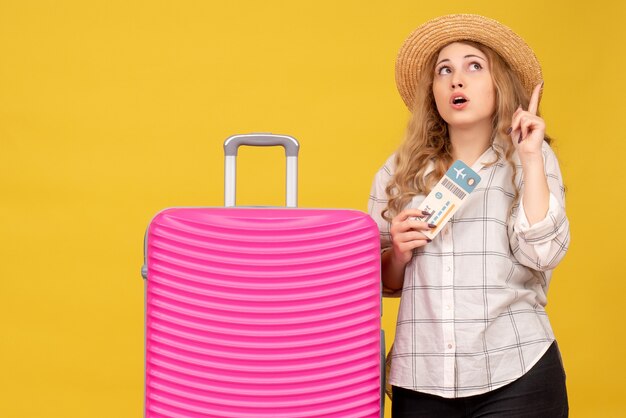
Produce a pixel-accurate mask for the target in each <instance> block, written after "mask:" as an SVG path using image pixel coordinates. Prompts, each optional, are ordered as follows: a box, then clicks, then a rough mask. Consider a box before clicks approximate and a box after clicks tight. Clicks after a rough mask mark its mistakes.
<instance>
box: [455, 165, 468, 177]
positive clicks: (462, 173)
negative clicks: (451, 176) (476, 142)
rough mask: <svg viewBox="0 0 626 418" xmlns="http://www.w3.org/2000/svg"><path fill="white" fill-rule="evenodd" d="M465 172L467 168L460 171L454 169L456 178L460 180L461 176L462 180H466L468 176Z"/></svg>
mask: <svg viewBox="0 0 626 418" xmlns="http://www.w3.org/2000/svg"><path fill="white" fill-rule="evenodd" d="M464 170H465V167H463V168H461V169H458V168H456V167H454V171H456V178H457V179H458V178H459V176H461V178H462V179H464V178H465V176H466V174H465V173H464V172H463V171H464Z"/></svg>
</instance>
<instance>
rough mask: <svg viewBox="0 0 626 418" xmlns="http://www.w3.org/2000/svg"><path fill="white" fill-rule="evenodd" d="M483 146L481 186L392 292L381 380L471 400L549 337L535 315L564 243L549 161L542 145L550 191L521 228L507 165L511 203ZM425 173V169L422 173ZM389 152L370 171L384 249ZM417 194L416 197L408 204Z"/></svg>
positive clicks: (520, 368)
mask: <svg viewBox="0 0 626 418" xmlns="http://www.w3.org/2000/svg"><path fill="white" fill-rule="evenodd" d="M496 157H497V155H496V153H495V152H494V149H493V148H489V149H488V150H487V151H485V153H484V154H483V155H482V156H481V157H480V158H479V159H478V160H477V161H476V163H474V165H473V166H472V169H473V170H474V171H476V172H477V173H478V174H479V175H480V177H481V181H480V183H479V184H478V186H477V187H476V189H475V190H474V191H473V192H472V193H471V195H469V196H468V198H467V201H466V202H465V203H464V204H463V206H462V207H461V208H459V210H458V212H457V213H456V214H455V215H454V216H453V217H452V219H451V220H450V222H449V223H448V224H447V225H446V227H445V228H444V229H443V230H442V231H441V232H440V233H439V235H437V236H436V237H435V239H434V240H433V241H432V242H431V243H429V244H427V245H425V246H423V247H420V248H418V249H416V250H415V251H414V254H413V258H412V260H411V262H410V263H409V264H408V265H407V267H406V270H405V275H404V285H403V288H402V291H401V292H396V294H395V295H397V294H401V300H400V308H399V311H398V321H397V325H396V339H395V342H394V346H393V351H392V367H391V373H390V382H391V384H392V385H394V386H400V387H403V388H407V389H412V390H416V391H419V392H425V393H430V394H434V395H439V396H443V397H446V398H454V397H463V396H471V395H477V394H481V393H485V392H488V391H491V390H493V389H496V388H498V387H501V386H504V385H506V384H507V383H510V382H512V381H514V380H515V379H517V378H519V377H520V376H522V375H523V374H524V373H526V372H527V371H528V370H529V369H530V368H531V367H532V366H533V365H534V364H535V363H536V362H537V361H538V360H539V359H540V358H541V356H542V355H543V354H544V353H545V351H546V350H547V349H548V347H549V346H550V344H551V343H552V341H554V333H553V332H552V328H551V326H550V322H549V321H548V317H547V315H546V312H545V309H544V308H545V305H546V293H547V291H548V285H549V284H550V277H551V276H552V269H554V268H555V267H556V265H557V264H558V263H559V261H560V260H561V259H562V258H563V256H564V255H565V252H566V251H567V247H568V244H569V239H570V235H569V222H568V220H567V217H566V214H565V200H564V198H565V189H564V187H563V181H562V178H561V172H560V170H559V164H558V161H557V158H556V156H555V155H554V152H553V151H552V149H551V148H550V146H549V145H548V144H547V143H545V142H544V146H543V157H544V167H545V173H546V176H547V180H548V186H549V189H550V204H549V209H548V213H547V215H546V217H545V219H543V220H542V221H540V222H538V223H536V224H534V225H533V226H532V227H531V226H529V222H528V220H527V219H526V215H525V213H524V209H523V204H522V199H521V198H522V196H523V181H522V166H521V164H520V163H519V159H517V160H516V163H517V176H516V184H517V187H518V189H519V191H520V199H519V203H518V205H517V206H515V207H514V210H513V215H512V216H509V208H510V204H511V202H512V199H513V196H514V189H513V185H512V183H511V176H512V170H511V168H510V166H509V164H508V163H507V162H506V161H505V160H504V159H503V158H502V159H500V160H498V162H497V163H495V164H494V165H492V166H489V167H485V166H484V163H488V162H492V161H494V160H495V159H496ZM431 169H432V167H431ZM393 171H394V156H391V157H390V158H389V159H388V160H387V162H386V163H385V165H384V166H383V167H382V168H381V169H380V170H379V171H378V173H377V174H376V177H375V179H374V183H373V185H372V191H371V193H370V199H369V213H370V215H371V216H372V218H373V219H374V220H375V221H376V222H377V224H378V227H379V230H380V237H381V248H382V249H383V251H384V250H385V249H387V248H390V247H391V242H390V238H391V237H390V233H389V227H390V225H389V223H388V222H387V221H385V220H384V219H383V218H382V217H381V212H382V210H383V209H384V208H385V206H386V205H387V196H386V193H385V187H386V186H387V183H388V182H389V180H390V178H391V176H392V174H393ZM424 198H425V196H424V195H419V196H416V197H415V198H414V199H413V201H412V202H411V203H410V205H409V206H410V207H414V208H417V206H418V205H419V204H420V202H421V201H422V200H423V199H424Z"/></svg>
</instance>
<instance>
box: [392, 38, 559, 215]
mask: <svg viewBox="0 0 626 418" xmlns="http://www.w3.org/2000/svg"><path fill="white" fill-rule="evenodd" d="M458 42H461V43H464V44H467V45H470V46H473V47H474V48H477V49H478V50H480V51H481V52H482V53H484V54H485V55H486V56H487V59H488V61H489V66H490V72H491V76H492V79H493V84H494V86H495V90H496V105H495V112H494V114H493V118H492V125H493V131H492V132H493V133H492V138H491V141H492V144H493V145H495V146H494V147H493V149H494V151H495V152H496V155H497V158H496V159H495V160H494V161H492V162H490V163H489V164H488V166H490V165H493V164H495V163H496V162H497V161H498V160H499V159H500V158H502V157H503V156H504V158H505V159H506V161H507V162H508V163H509V165H510V166H511V168H512V170H513V175H512V177H511V183H512V184H513V188H514V190H515V197H514V199H513V201H512V203H511V208H513V206H514V205H515V204H516V203H517V201H518V199H519V191H518V189H517V186H516V184H515V177H516V173H517V170H516V168H515V163H514V162H513V159H512V156H513V153H514V152H515V147H514V146H513V143H512V141H511V138H510V136H509V135H507V133H506V131H507V130H508V129H509V127H510V124H511V117H512V116H513V113H514V112H515V110H517V107H518V105H520V104H521V105H522V107H523V108H524V109H528V103H529V101H530V93H529V92H527V91H525V90H524V87H523V86H522V83H521V82H520V80H519V78H518V77H517V75H516V74H515V72H513V70H511V68H510V67H509V65H508V64H507V63H506V61H504V60H503V59H502V57H500V55H498V54H497V53H496V52H495V51H493V50H492V49H491V48H489V47H487V46H485V45H483V44H480V43H478V42H474V41H458ZM438 55H439V53H438V52H437V53H435V54H433V55H432V56H431V57H430V58H429V60H428V61H426V65H425V66H424V68H426V69H427V70H426V71H422V75H421V79H420V80H419V81H418V84H417V91H416V94H415V103H414V105H413V111H412V115H411V119H410V121H409V124H408V127H407V130H406V134H405V138H404V141H403V142H402V145H400V147H399V148H398V150H397V152H396V155H395V165H396V168H395V173H394V175H393V177H392V178H391V181H390V182H389V184H388V185H387V188H386V192H387V197H388V199H389V202H388V203H387V207H386V208H385V210H383V212H382V216H383V218H385V219H386V220H387V221H389V222H391V219H392V218H393V217H394V216H396V215H397V214H398V213H400V212H401V211H402V210H403V209H404V208H405V207H406V206H407V204H408V203H409V202H410V201H411V199H412V198H413V196H416V195H418V194H428V193H429V192H430V191H431V190H432V188H433V187H434V186H435V184H436V183H437V182H438V181H439V179H440V178H441V177H443V175H444V174H445V172H446V171H447V170H448V168H450V166H451V165H452V162H453V161H452V154H451V152H452V149H451V144H450V140H449V136H448V125H447V123H446V122H445V121H444V120H443V119H442V118H441V116H440V115H439V112H438V111H437V105H436V103H435V97H434V95H433V77H434V73H435V61H436V59H437V57H438ZM537 115H539V112H537ZM545 141H546V142H548V144H549V143H550V142H551V139H550V137H548V136H547V135H546V136H545ZM429 161H432V162H433V163H434V170H433V171H432V172H430V173H429V174H428V175H425V172H426V169H427V167H428V162H429Z"/></svg>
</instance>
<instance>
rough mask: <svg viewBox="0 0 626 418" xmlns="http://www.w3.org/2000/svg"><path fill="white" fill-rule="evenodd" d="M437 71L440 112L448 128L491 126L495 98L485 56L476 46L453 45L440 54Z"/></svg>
mask: <svg viewBox="0 0 626 418" xmlns="http://www.w3.org/2000/svg"><path fill="white" fill-rule="evenodd" d="M434 71H435V74H434V78H433V94H434V96H435V102H436V104H437V110H438V111H439V114H440V115H441V117H442V118H443V120H445V121H446V122H447V123H448V125H450V126H454V127H460V128H466V127H471V126H472V125H475V124H477V123H481V122H486V121H487V122H488V123H491V117H492V115H493V113H494V111H495V107H496V100H495V97H496V95H495V87H494V84H493V80H492V78H491V72H490V70H489V62H488V61H487V56H486V55H485V54H483V53H482V52H481V51H480V50H478V49H476V48H474V47H473V46H470V45H467V44H464V43H460V42H454V43H451V44H449V45H447V46H445V47H444V48H443V49H442V50H441V52H439V55H438V57H437V60H436V61H435V70H434Z"/></svg>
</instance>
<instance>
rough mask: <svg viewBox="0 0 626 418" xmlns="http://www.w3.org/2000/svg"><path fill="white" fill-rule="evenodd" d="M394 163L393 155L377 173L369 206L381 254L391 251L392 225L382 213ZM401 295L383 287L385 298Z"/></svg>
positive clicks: (398, 291) (400, 292)
mask: <svg viewBox="0 0 626 418" xmlns="http://www.w3.org/2000/svg"><path fill="white" fill-rule="evenodd" d="M393 161H394V156H393V155H392V156H391V157H389V159H388V160H387V162H386V163H385V165H383V166H382V167H381V169H380V170H378V172H377V173H376V176H375V177H374V181H373V183H372V189H371V191H370V196H369V202H368V205H367V212H368V213H369V215H370V216H371V217H372V219H374V221H375V222H376V225H378V231H379V233H380V248H381V252H385V251H388V250H390V249H391V232H390V228H391V224H390V223H389V222H388V221H387V220H385V218H383V216H382V212H383V210H384V209H385V208H386V207H387V202H388V199H387V192H386V188H387V184H389V181H390V180H391V177H392V175H393V171H392V170H393V168H392V167H393ZM401 294H402V290H396V291H394V290H390V289H387V288H386V287H384V286H383V296H385V297H399V296H400V295H401Z"/></svg>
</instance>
